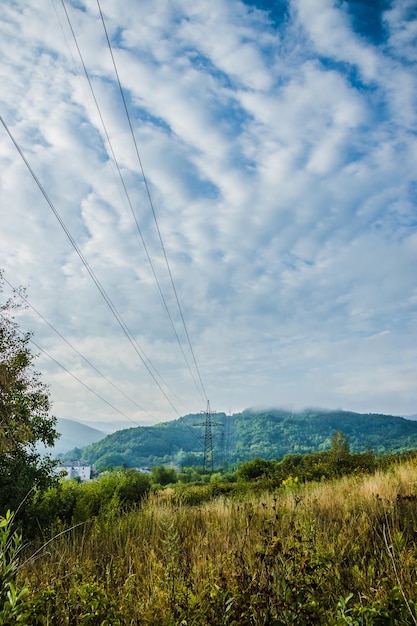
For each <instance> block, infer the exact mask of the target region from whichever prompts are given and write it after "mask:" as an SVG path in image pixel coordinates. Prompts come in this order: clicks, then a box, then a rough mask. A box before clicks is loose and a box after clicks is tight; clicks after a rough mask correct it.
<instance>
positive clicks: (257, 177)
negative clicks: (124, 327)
mask: <svg viewBox="0 0 417 626" xmlns="http://www.w3.org/2000/svg"><path fill="white" fill-rule="evenodd" d="M55 6H56V13H57V14H58V15H59V17H60V21H61V24H60V23H59V21H58V20H57V15H56V13H55V11H53V10H51V8H50V7H51V5H50V2H47V1H46V0H42V1H41V2H39V3H37V4H36V6H31V7H28V6H26V4H25V3H23V2H20V0H18V1H17V2H14V3H12V2H9V1H8V0H6V1H5V2H3V3H2V5H1V7H0V53H1V54H2V58H3V63H2V65H1V67H0V87H1V89H0V94H1V95H0V110H1V115H2V116H3V117H4V119H5V121H6V123H7V124H8V126H9V128H10V130H11V132H12V133H13V135H14V136H15V137H16V140H17V141H18V143H19V145H20V146H21V147H22V149H23V151H24V153H25V155H26V156H27V158H28V159H29V161H30V164H31V166H32V167H33V169H34V171H35V172H36V174H37V175H38V176H39V179H40V181H41V183H42V184H43V185H44V187H45V189H46V191H47V193H48V195H49V196H50V198H51V200H52V201H53V203H54V206H55V207H56V209H57V210H58V211H59V214H60V216H61V217H62V219H63V220H64V222H65V224H66V225H67V226H68V228H69V230H70V232H71V235H72V236H73V237H74V239H75V241H76V242H77V245H78V246H79V247H80V250H81V251H82V253H83V254H84V255H85V258H86V259H87V261H88V263H89V264H90V265H91V268H92V270H93V271H94V273H95V274H96V276H97V278H98V280H99V281H100V282H101V283H102V285H103V286H104V288H105V289H106V291H107V293H108V294H109V296H110V298H111V300H112V302H113V303H114V304H115V306H116V307H117V310H118V311H119V312H120V314H121V316H122V318H123V320H125V321H126V323H127V324H128V326H129V328H130V329H131V331H132V333H133V335H134V336H135V337H136V339H137V341H138V342H139V344H140V346H141V348H143V349H144V351H145V353H146V354H147V355H148V356H149V357H150V359H151V360H152V363H154V364H155V366H156V367H157V369H158V371H159V372H160V373H161V374H162V376H163V378H164V379H166V381H167V382H168V383H169V386H170V388H171V389H172V391H173V392H174V393H175V394H176V396H174V395H173V394H172V393H171V391H169V395H170V398H174V400H173V403H174V405H175V407H178V410H179V412H180V413H185V412H187V410H193V411H198V410H200V409H201V408H204V406H201V403H202V399H201V398H200V397H199V395H198V394H197V393H196V389H195V385H194V383H193V381H192V378H191V375H190V373H189V372H188V371H187V367H186V364H185V363H184V360H183V357H182V355H181V351H180V349H179V347H178V345H177V342H176V339H175V335H174V333H173V331H172V328H171V324H170V321H169V319H168V318H167V315H166V312H165V305H164V304H163V303H162V302H161V298H160V294H159V293H158V288H157V286H156V285H155V282H154V279H153V272H152V269H151V267H150V265H149V263H148V259H147V255H146V253H145V251H144V249H143V245H142V242H141V236H140V234H139V232H138V231H137V228H136V223H135V218H136V219H137V221H138V224H139V227H140V229H141V234H142V236H143V238H144V240H145V243H146V246H147V250H148V254H149V256H150V257H151V259H152V263H153V267H154V271H155V272H156V274H157V277H158V280H159V281H160V286H161V289H162V290H163V293H164V296H165V298H166V304H167V305H168V306H169V309H170V312H171V315H172V319H173V322H174V323H175V327H176V329H177V332H178V334H179V337H180V338H181V341H182V342H183V346H184V351H185V352H186V354H187V359H188V360H189V362H190V363H192V357H191V355H190V353H189V348H188V346H187V342H186V340H185V333H184V329H183V328H182V323H181V316H180V313H179V311H178V308H177V304H176V298H175V294H174V293H173V290H172V285H171V281H170V277H169V275H168V272H167V268H166V264H165V259H164V254H163V251H162V249H161V246H160V241H159V236H158V233H157V230H156V226H155V222H154V218H153V214H152V210H151V207H150V204H149V198H148V194H147V190H146V188H145V185H144V182H143V179H142V175H141V172H140V166H139V163H138V160H137V155H136V151H135V146H134V145H133V142H132V138H131V134H130V129H129V125H128V123H127V120H126V117H125V113H124V108H123V105H122V101H121V98H120V93H119V89H118V85H117V84H116V82H115V77H114V72H113V67H112V62H111V58H110V55H109V51H108V49H107V47H106V40H105V37H104V33H103V30H102V26H101V21H100V18H99V15H98V12H97V9H96V7H95V6H94V7H93V6H90V5H88V4H87V5H86V6H84V5H83V3H81V4H79V3H78V4H77V5H76V6H71V5H70V4H67V7H68V13H69V15H70V16H71V20H72V24H73V28H74V30H75V32H76V34H77V38H78V42H79V46H80V49H81V50H82V54H83V58H84V61H85V63H86V66H87V67H88V71H89V74H90V78H91V81H92V84H93V87H94V90H95V94H96V98H97V101H98V103H99V106H100V110H101V113H102V116H103V119H104V121H105V124H106V128H107V132H108V134H109V136H110V139H111V143H112V146H113V149H114V152H115V154H116V157H117V160H118V163H119V165H120V168H121V173H122V175H123V180H124V184H125V185H126V188H127V189H128V192H129V198H130V201H131V203H132V208H133V211H134V214H135V217H134V216H133V215H132V210H131V208H130V206H129V202H128V200H127V199H126V195H125V192H124V189H123V186H122V184H121V182H120V179H119V173H118V171H117V169H116V168H115V166H114V163H113V159H112V154H111V151H110V148H109V145H108V140H107V138H106V137H105V133H104V131H103V128H102V125H101V122H100V119H99V116H98V114H97V111H96V110H95V104H94V101H93V99H92V97H91V94H90V93H89V86H88V84H87V82H86V80H85V77H84V75H83V72H82V68H81V66H80V61H79V59H78V56H77V51H76V49H75V46H74V42H73V41H72V39H71V33H70V30H69V28H68V24H67V23H66V18H65V15H64V14H63V12H62V7H61V5H60V3H56V4H55ZM102 6H103V12H104V16H105V19H106V26H107V28H108V32H109V34H110V36H111V37H112V38H113V46H114V47H113V52H114V58H115V59H116V63H117V66H118V70H119V75H120V78H121V81H122V85H123V89H124V94H125V96H126V100H127V103H128V106H129V110H130V113H131V120H132V125H133V128H134V133H135V137H136V140H137V146H138V149H139V152H140V157H141V160H142V165H143V167H144V170H145V173H146V178H147V182H148V190H149V192H150V194H151V199H152V202H153V208H154V210H155V214H156V216H157V218H158V226H159V228H160V232H161V234H162V237H163V241H164V245H165V251H166V253H167V255H168V258H169V261H170V267H171V270H172V273H173V276H174V279H175V285H176V288H177V294H178V296H179V299H180V302H181V305H182V307H183V313H184V317H185V319H186V321H187V326H188V330H189V334H190V337H191V339H192V342H193V348H194V350H195V354H196V356H197V360H198V363H199V366H200V368H201V372H202V376H203V379H204V382H205V385H206V387H207V390H208V394H209V396H210V399H211V401H212V405H213V407H214V408H216V409H218V410H228V409H229V407H231V408H232V410H238V409H239V408H244V407H245V406H249V405H259V404H273V403H277V404H283V403H285V404H289V405H293V406H294V405H296V406H302V405H321V406H343V407H344V408H351V409H356V410H361V409H363V410H369V411H371V410H377V411H384V410H386V411H389V412H398V413H415V411H416V408H415V404H416V402H417V398H416V396H415V389H414V386H413V384H412V372H413V371H415V366H416V355H415V352H414V351H413V349H412V346H413V343H415V335H416V328H415V326H414V325H413V319H414V314H415V307H416V304H417V299H416V298H417V296H416V290H415V281H414V276H415V269H414V268H415V265H416V254H417V250H416V245H415V236H416V235H415V227H416V223H415V183H414V179H415V168H416V162H417V148H416V145H417V144H416V141H415V134H414V130H415V122H416V118H415V115H416V114H415V110H416V109H415V98H416V93H417V90H416V81H415V76H414V73H413V68H412V66H411V65H410V60H412V58H413V54H414V53H413V23H412V21H411V20H409V18H408V17H407V15H408V14H406V13H404V11H403V10H402V8H401V6H400V4H397V5H396V4H394V5H393V7H392V9H391V10H390V11H388V12H386V13H385V14H384V19H385V23H386V24H387V32H388V39H387V41H386V42H385V43H384V44H383V45H378V46H376V45H375V44H374V43H372V42H371V41H368V40H366V39H365V38H364V37H363V36H358V35H357V33H355V32H354V30H353V26H352V23H351V21H350V18H349V16H348V14H347V13H346V12H345V10H344V9H343V6H341V7H337V6H335V5H334V3H331V2H328V1H327V0H315V1H314V2H305V1H304V0H298V1H297V3H296V4H295V5H294V6H295V7H296V10H293V11H292V14H291V16H290V18H289V19H288V20H287V21H285V22H284V23H283V24H282V25H281V26H280V27H279V28H278V29H277V30H276V31H274V30H273V29H272V27H271V25H270V24H269V23H268V20H267V16H266V15H265V14H264V13H263V12H262V11H250V10H249V9H248V7H247V6H246V5H245V4H243V3H241V2H238V1H233V2H225V1H224V0H216V1H215V2H212V3H210V4H209V5H208V4H207V3H204V2H202V1H201V2H200V1H199V0H197V1H195V0H193V2H191V1H188V0H175V1H174V2H160V3H158V7H157V10H155V5H154V3H151V2H141V3H136V2H128V1H127V2H124V3H122V5H120V3H117V2H116V1H115V0H106V1H105V2H104V1H103V3H102ZM77 7H78V8H77ZM61 26H62V28H61ZM63 32H64V33H65V36H66V38H67V41H66V39H65V37H64V35H63ZM68 46H69V48H70V50H71V54H70V52H69V50H68ZM401 46H402V47H401ZM400 51H401V54H400ZM74 62H75V67H76V68H77V70H76V71H75V69H74ZM352 68H355V69H354V70H352ZM77 73H79V75H76V74H77ZM3 86H7V88H3ZM0 130H1V131H2V135H1V138H0V166H1V167H0V192H1V206H2V207H5V209H4V210H3V214H2V228H1V230H0V249H1V250H2V253H1V256H0V267H3V268H4V269H5V270H6V277H7V278H8V279H9V280H10V281H11V282H13V283H15V284H20V283H21V284H24V285H27V286H28V289H29V293H28V295H29V298H30V301H31V302H33V304H34V306H36V308H38V309H39V310H40V311H41V312H42V314H43V315H45V316H46V317H47V318H48V319H50V321H51V322H52V323H53V324H54V325H55V326H56V327H57V328H58V329H59V330H60V332H62V333H63V334H65V336H67V337H68V338H69V339H71V340H73V341H74V344H75V345H76V346H77V348H78V349H79V350H80V351H81V352H82V353H83V354H85V356H86V357H88V358H89V359H90V360H91V361H92V362H93V363H94V364H95V365H96V366H97V367H100V369H102V370H103V372H105V374H106V376H108V377H110V378H111V379H112V380H114V381H117V384H118V385H119V386H120V387H121V388H122V389H124V390H125V391H126V392H127V393H128V395H129V396H131V397H132V398H133V399H135V400H136V401H137V402H139V404H140V405H141V406H143V407H144V408H145V409H146V410H147V411H149V412H150V413H152V415H154V416H155V418H158V419H169V418H173V417H176V414H175V411H174V410H173V408H172V406H171V405H170V404H169V402H168V401H167V399H166V398H165V397H164V395H163V394H162V393H161V391H160V389H159V388H158V387H157V385H155V382H154V381H153V380H152V377H151V376H150V375H149V373H148V372H147V371H146V368H144V366H143V364H142V363H141V360H140V358H139V357H138V355H137V354H136V353H135V351H134V349H133V348H132V346H131V345H130V344H129V342H128V341H127V339H126V337H125V336H124V335H123V332H122V331H121V329H120V326H119V324H118V323H117V321H116V320H115V319H114V317H113V316H112V315H111V313H110V311H109V309H108V307H107V305H106V303H105V302H104V300H103V298H102V296H101V295H100V294H99V292H98V291H97V289H96V288H95V286H94V284H93V282H92V281H91V278H90V277H89V276H88V273H87V272H86V270H85V268H84V267H83V265H82V263H81V261H80V259H79V257H78V256H77V254H76V253H75V251H74V250H73V248H72V246H71V244H70V242H69V241H68V239H67V237H66V235H65V234H64V232H63V231H62V229H61V228H60V226H59V224H58V221H57V220H56V217H54V215H53V214H52V211H51V209H50V208H49V207H48V205H47V203H46V201H45V199H44V198H43V197H42V194H41V193H40V191H39V189H38V188H37V187H36V185H35V183H34V181H33V180H32V178H31V176H30V174H29V172H28V171H27V170H26V168H25V166H24V164H23V162H22V161H21V159H20V157H19V155H18V154H17V152H16V150H15V149H14V147H13V145H12V144H11V142H10V140H9V138H8V137H7V134H6V133H5V132H4V131H3V129H2V128H0ZM413 194H414V195H413ZM6 209H7V210H6ZM21 319H22V323H23V322H24V323H25V324H27V325H28V327H30V328H33V329H34V330H35V331H36V337H37V338H38V339H39V344H41V343H42V342H43V346H44V347H45V348H46V349H48V350H49V351H50V352H51V354H53V355H54V357H55V358H56V359H57V360H58V361H62V362H63V364H64V365H65V366H66V367H68V369H71V370H73V371H74V373H75V372H76V373H77V376H79V378H81V379H82V380H84V381H85V382H88V384H89V385H90V386H91V387H92V388H94V389H96V390H98V391H99V392H100V393H101V394H102V395H103V397H105V398H108V399H109V401H111V402H112V403H114V404H115V405H117V406H118V408H120V409H121V410H122V411H123V412H126V413H127V414H128V415H130V416H133V418H134V419H138V420H142V419H143V420H149V419H151V418H150V417H149V415H147V414H146V413H144V414H141V412H140V411H139V409H137V407H135V406H134V405H132V403H131V402H129V400H127V399H126V398H124V397H123V396H121V395H120V394H117V392H115V391H114V390H111V389H109V385H108V384H107V383H106V381H104V380H103V379H101V378H100V377H98V376H97V374H96V373H95V372H94V371H93V370H89V369H88V368H87V366H86V364H85V363H84V362H83V361H82V360H80V357H79V356H77V355H75V354H74V353H71V351H70V350H69V349H68V348H67V347H63V345H62V342H61V341H60V340H59V339H58V338H57V337H56V336H55V335H54V334H53V333H52V331H51V330H50V328H49V327H47V326H45V325H44V324H43V323H42V322H41V321H40V320H39V319H38V318H36V316H35V315H34V314H33V313H31V312H30V310H29V311H28V312H27V313H25V315H24V317H22V318H21ZM40 363H41V365H42V369H43V371H44V378H45V379H46V380H47V382H50V383H51V391H52V395H53V399H54V403H55V411H56V412H57V414H58V415H60V416H66V417H77V418H79V419H84V420H92V419H94V418H95V419H98V420H99V419H100V420H101V419H114V420H115V421H117V420H119V419H120V420H122V419H123V418H122V417H121V416H120V415H119V414H115V413H114V412H113V411H112V410H111V409H110V407H108V406H107V405H105V404H104V403H100V401H99V400H98V399H97V398H95V397H94V396H92V395H91V394H89V393H88V392H87V391H86V390H85V389H84V388H82V387H81V386H80V385H79V384H78V383H77V382H76V381H75V380H74V379H71V378H70V377H69V376H68V374H66V373H65V372H63V371H61V370H59V368H57V366H56V365H54V364H52V363H48V360H47V359H46V357H41V361H40ZM180 401H181V402H180ZM182 402H183V403H184V404H182ZM184 405H185V406H186V407H187V410H186V409H185V408H184Z"/></svg>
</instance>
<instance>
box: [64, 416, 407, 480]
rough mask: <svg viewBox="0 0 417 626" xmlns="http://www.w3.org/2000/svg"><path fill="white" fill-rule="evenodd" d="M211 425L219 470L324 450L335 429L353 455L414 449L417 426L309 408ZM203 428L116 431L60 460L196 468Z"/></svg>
mask: <svg viewBox="0 0 417 626" xmlns="http://www.w3.org/2000/svg"><path fill="white" fill-rule="evenodd" d="M215 423H216V426H213V428H212V434H213V454H214V459H215V464H216V465H223V466H224V465H226V464H227V465H229V466H234V465H237V464H238V463H242V462H243V461H250V460H251V459H254V458H255V457H259V458H262V459H276V458H282V457H284V456H285V455H288V454H309V453H312V452H322V451H325V450H328V449H329V448H330V446H331V439H332V436H333V433H334V432H335V431H338V430H340V431H343V432H344V433H345V434H346V435H347V436H348V437H349V442H350V448H351V450H352V451H354V452H366V450H367V449H372V450H374V451H375V453H376V454H377V455H381V454H386V453H387V452H389V451H395V452H401V451H404V450H410V449H415V448H417V422H416V421H412V420H407V419H404V418H402V417H396V416H392V415H378V414H362V413H352V412H349V411H341V410H337V411H328V410H312V409H309V410H305V411H302V412H299V413H293V412H290V411H284V410H281V409H270V410H268V411H255V410H245V411H243V412H242V413H236V414H234V415H225V414H224V413H216V416H215ZM196 424H202V425H201V426H199V427H196ZM203 429H204V421H203V422H202V418H201V415H186V416H184V417H182V418H180V419H178V420H173V421H170V422H165V423H162V424H157V425H155V426H150V427H138V428H129V429H127V430H121V431H117V432H115V433H113V434H111V435H108V436H107V437H105V438H104V439H102V440H101V441H98V442H96V443H94V444H91V445H89V446H86V447H84V448H82V449H79V448H78V449H74V450H72V451H70V452H68V453H67V454H66V455H65V456H64V457H63V458H65V459H67V460H72V459H81V458H82V459H83V460H85V461H88V462H90V463H94V464H95V466H96V467H97V468H98V469H100V468H103V467H106V466H108V465H114V466H122V465H124V466H125V467H149V466H153V465H162V464H174V465H176V466H178V467H189V466H194V467H198V466H200V465H202V464H203V452H202V446H201V437H200V435H203V434H204V430H203Z"/></svg>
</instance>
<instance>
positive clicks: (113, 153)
mask: <svg viewBox="0 0 417 626" xmlns="http://www.w3.org/2000/svg"><path fill="white" fill-rule="evenodd" d="M61 4H62V7H63V9H64V12H65V15H66V18H67V22H68V25H69V28H70V30H71V33H72V37H73V39H74V43H75V46H76V49H77V52H78V56H79V58H80V61H81V65H82V67H83V70H84V74H85V76H86V79H87V82H88V85H89V87H90V91H91V94H92V97H93V100H94V103H95V106H96V109H97V112H98V115H99V118H100V121H101V124H102V127H103V131H104V134H105V136H106V139H107V142H108V145H109V148H110V151H111V154H112V157H113V161H114V163H115V165H116V168H117V172H118V175H119V178H120V181H121V184H122V187H123V190H124V193H125V195H126V198H127V202H128V205H129V207H130V211H131V213H132V216H133V220H134V224H135V227H136V231H135V232H136V234H138V233H139V237H140V240H141V242H142V245H143V248H144V251H145V254H146V257H147V260H148V263H149V265H150V268H151V271H152V274H153V277H154V280H155V283H156V285H157V289H158V291H159V294H160V297H161V300H162V303H163V305H164V308H165V311H166V313H167V315H168V318H169V321H170V323H171V326H172V329H173V331H174V334H175V337H176V340H177V343H178V345H179V348H180V350H181V353H182V356H183V358H184V361H185V364H186V366H187V368H188V370H189V372H190V374H191V377H192V379H193V381H194V383H195V385H196V387H197V390H198V392H199V393H201V389H200V388H199V387H198V385H197V382H196V380H195V378H194V374H193V372H192V369H191V367H190V364H189V362H188V359H187V356H186V354H185V352H184V349H183V347H182V343H181V340H180V338H179V335H178V332H177V329H176V327H175V324H174V320H173V319H172V316H171V312H170V310H169V307H168V304H167V301H166V298H165V296H164V294H163V291H162V287H161V284H160V282H159V279H158V276H157V274H156V271H155V267H154V264H153V262H152V259H151V257H150V255H149V251H148V248H147V245H146V242H145V239H144V236H143V233H142V230H141V228H140V225H139V221H138V219H137V216H136V213H135V210H134V208H133V205H132V201H131V199H130V195H129V192H128V190H127V187H126V183H125V180H124V177H123V174H122V171H121V168H120V165H119V162H118V159H117V158H116V154H115V152H114V149H113V145H112V142H111V139H110V136H109V133H108V131H107V127H106V124H105V122H104V119H103V115H102V112H101V108H100V105H99V103H98V100H97V97H96V94H95V91H94V87H93V84H92V82H91V79H90V75H89V73H88V70H87V67H86V64H85V62H84V58H83V55H82V53H81V49H80V46H79V44H78V40H77V37H76V34H75V31H74V28H73V26H72V22H71V19H70V16H69V14H68V11H67V8H66V6H65V2H64V0H61ZM116 71H117V70H116ZM177 399H178V400H179V398H177ZM203 399H204V398H203ZM179 401H180V402H181V400H179Z"/></svg>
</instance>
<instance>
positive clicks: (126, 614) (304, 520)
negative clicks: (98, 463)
mask: <svg viewBox="0 0 417 626" xmlns="http://www.w3.org/2000/svg"><path fill="white" fill-rule="evenodd" d="M222 491H224V492H225V491H227V489H223V490H222V489H221V488H220V486H219V489H217V490H216V489H213V487H212V485H201V486H189V487H187V488H186V489H185V488H182V489H179V488H178V487H177V486H176V485H174V486H172V487H168V488H165V489H163V490H162V489H161V490H157V491H156V492H155V493H151V494H150V495H148V496H147V497H146V498H145V499H144V500H143V501H142V503H141V504H140V505H138V506H137V508H134V509H131V510H127V511H124V512H122V511H121V510H120V509H119V510H117V508H115V507H113V508H112V507H107V508H106V509H105V510H103V511H101V512H100V513H99V514H98V515H96V516H95V517H94V519H90V520H89V521H87V522H85V523H84V522H83V523H81V524H80V525H78V526H76V527H75V528H73V529H72V530H71V531H68V532H64V533H63V534H61V535H59V536H58V537H56V538H55V539H54V540H53V541H51V542H50V543H47V544H46V545H45V540H44V547H43V548H42V547H41V548H40V551H39V552H38V553H37V554H36V555H35V557H34V558H32V559H29V560H25V559H27V557H28V556H30V555H31V554H33V553H34V552H36V550H37V549H39V547H38V546H37V545H36V544H35V543H32V544H31V545H29V546H26V547H25V548H24V549H23V551H22V550H21V549H19V550H18V551H17V555H15V559H16V563H17V567H16V570H17V571H16V573H15V593H16V595H18V593H19V590H20V592H22V591H23V594H22V598H21V601H19V602H20V609H19V611H20V613H19V611H16V616H18V615H19V614H20V618H19V619H20V621H19V619H18V618H17V617H16V618H15V619H16V623H22V624H28V625H31V626H34V625H39V626H41V625H42V626H44V625H52V624H53V625H58V626H60V625H61V624H62V625H68V626H72V625H88V626H110V625H111V626H118V625H125V624H126V625H136V624H137V625H144V626H145V625H149V626H151V625H152V626H158V625H161V626H171V625H184V626H191V625H194V626H197V625H208V624H212V625H223V624H228V625H236V626H237V625H246V624H247V625H249V624H251V625H252V624H253V625H259V626H260V625H271V626H280V625H286V624H297V625H304V624H305V625H308V624H328V625H332V626H334V625H338V624H352V625H359V624H390V625H394V624H417V586H416V583H417V571H416V569H417V543H416V538H417V464H416V461H415V460H413V459H411V460H408V461H402V462H401V463H394V464H392V465H391V466H390V467H388V468H387V469H385V470H382V469H379V470H377V471H376V472H374V473H372V474H367V473H357V474H353V475H350V476H343V477H340V478H337V479H333V480H325V481H321V482H320V481H319V482H310V483H306V484H304V485H300V484H299V483H298V481H297V480H296V479H294V478H292V477H291V476H289V477H288V478H287V479H286V480H285V481H283V482H282V483H281V486H280V487H279V488H277V489H276V490H275V491H273V492H267V493H263V492H262V489H260V488H259V487H258V489H257V490H256V491H254V490H253V489H252V490H248V489H242V490H239V489H235V490H234V491H233V492H232V493H230V494H225V493H223V494H222V493H221V492H222ZM216 493H217V495H216ZM209 496H210V497H209ZM62 530H63V529H62V528H59V527H56V528H55V533H57V532H59V531H62ZM9 540H10V538H9ZM19 602H18V603H17V605H19ZM17 605H16V606H17ZM11 614H12V613H10V615H11ZM9 619H10V621H9V622H5V621H3V622H2V623H10V624H11V623H15V622H13V620H12V618H9Z"/></svg>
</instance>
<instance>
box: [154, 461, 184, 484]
mask: <svg viewBox="0 0 417 626" xmlns="http://www.w3.org/2000/svg"><path fill="white" fill-rule="evenodd" d="M151 472H152V479H153V481H154V483H157V484H158V485H161V486H162V487H163V486H165V485H170V484H172V483H176V482H177V480H178V475H177V472H176V471H175V469H174V468H173V467H166V466H165V465H157V466H155V467H153V468H152V469H151Z"/></svg>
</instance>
